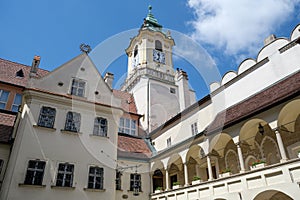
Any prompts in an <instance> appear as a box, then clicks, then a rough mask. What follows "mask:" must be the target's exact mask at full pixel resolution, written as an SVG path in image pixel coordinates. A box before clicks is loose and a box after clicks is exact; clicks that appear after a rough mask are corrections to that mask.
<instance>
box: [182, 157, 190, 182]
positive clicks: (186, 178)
mask: <svg viewBox="0 0 300 200" xmlns="http://www.w3.org/2000/svg"><path fill="white" fill-rule="evenodd" d="M183 168H184V186H188V185H189V174H188V166H187V162H186V163H184V164H183Z"/></svg>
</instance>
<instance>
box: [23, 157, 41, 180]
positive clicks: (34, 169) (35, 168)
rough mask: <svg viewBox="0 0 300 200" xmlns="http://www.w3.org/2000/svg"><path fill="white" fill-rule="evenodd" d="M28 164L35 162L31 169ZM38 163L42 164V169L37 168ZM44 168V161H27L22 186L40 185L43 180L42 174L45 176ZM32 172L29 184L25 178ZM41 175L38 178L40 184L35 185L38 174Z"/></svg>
mask: <svg viewBox="0 0 300 200" xmlns="http://www.w3.org/2000/svg"><path fill="white" fill-rule="evenodd" d="M30 162H35V165H34V167H33V168H31V167H29V163H30ZM39 163H43V164H44V166H43V168H39V166H38V165H39ZM45 168H46V161H44V160H29V161H28V163H27V169H26V175H25V179H24V184H26V185H42V183H43V179H44V174H45ZM30 172H32V173H33V176H32V180H31V182H30V183H29V182H27V181H26V180H27V176H29V174H28V173H30ZM39 172H40V173H41V177H40V180H41V182H40V183H36V180H37V178H38V173H39Z"/></svg>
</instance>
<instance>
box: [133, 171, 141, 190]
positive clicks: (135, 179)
mask: <svg viewBox="0 0 300 200" xmlns="http://www.w3.org/2000/svg"><path fill="white" fill-rule="evenodd" d="M134 184H138V186H139V192H142V175H141V174H137V173H134V174H130V191H133V189H134V188H133V186H134Z"/></svg>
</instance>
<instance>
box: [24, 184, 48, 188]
mask: <svg viewBox="0 0 300 200" xmlns="http://www.w3.org/2000/svg"><path fill="white" fill-rule="evenodd" d="M19 187H30V188H45V187H46V185H30V184H25V183H19Z"/></svg>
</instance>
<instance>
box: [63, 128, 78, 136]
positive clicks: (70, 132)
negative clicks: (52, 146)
mask: <svg viewBox="0 0 300 200" xmlns="http://www.w3.org/2000/svg"><path fill="white" fill-rule="evenodd" d="M60 132H61V133H64V134H70V135H78V134H82V133H81V132H75V131H68V130H65V129H61V130H60Z"/></svg>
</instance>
